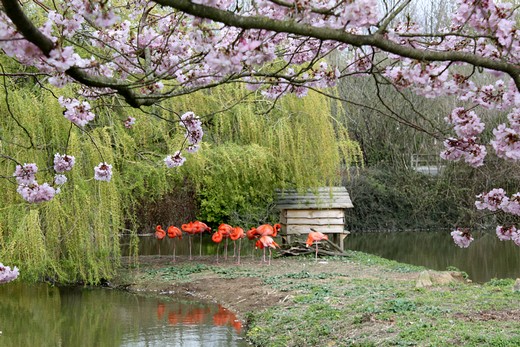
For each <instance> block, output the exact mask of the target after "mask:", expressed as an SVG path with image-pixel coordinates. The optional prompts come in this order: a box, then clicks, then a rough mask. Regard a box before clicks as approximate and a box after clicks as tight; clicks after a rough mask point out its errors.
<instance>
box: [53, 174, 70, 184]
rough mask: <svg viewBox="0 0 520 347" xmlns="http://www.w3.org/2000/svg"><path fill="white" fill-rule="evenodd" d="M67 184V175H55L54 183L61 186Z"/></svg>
mask: <svg viewBox="0 0 520 347" xmlns="http://www.w3.org/2000/svg"><path fill="white" fill-rule="evenodd" d="M65 182H67V177H66V176H65V175H54V183H55V184H57V185H59V186H61V185H63V184H65Z"/></svg>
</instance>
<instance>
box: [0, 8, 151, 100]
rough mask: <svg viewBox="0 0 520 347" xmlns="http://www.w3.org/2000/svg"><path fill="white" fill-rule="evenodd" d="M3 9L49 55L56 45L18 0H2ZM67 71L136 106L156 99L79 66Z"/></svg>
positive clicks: (84, 81)
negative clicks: (116, 92)
mask: <svg viewBox="0 0 520 347" xmlns="http://www.w3.org/2000/svg"><path fill="white" fill-rule="evenodd" d="M1 1H2V5H3V10H4V12H5V13H6V14H7V16H8V17H9V18H10V19H11V21H12V22H13V24H14V25H15V26H16V29H17V30H18V31H19V32H20V33H21V34H22V35H23V36H24V38H25V39H26V40H28V41H29V42H31V43H33V44H34V45H36V46H37V47H38V48H40V50H41V51H42V53H43V54H44V55H45V56H47V57H48V56H49V55H50V52H51V51H52V50H53V49H54V47H55V45H54V43H53V42H52V40H51V39H49V38H48V37H47V36H45V35H44V34H43V33H42V32H41V31H40V30H38V28H36V26H35V25H34V24H33V22H32V21H31V20H30V19H29V18H28V17H27V16H26V15H25V13H24V12H23V9H22V7H21V6H20V4H19V2H18V1H17V0H1ZM65 73H66V74H67V75H68V76H70V77H72V78H73V79H74V80H76V81H78V82H80V83H82V84H84V85H86V86H89V87H97V88H112V89H115V90H117V91H118V93H119V94H120V95H121V96H123V97H124V98H125V100H126V101H127V102H128V103H129V104H130V105H132V106H134V107H139V106H142V105H151V104H153V103H154V102H155V101H154V100H153V99H151V98H145V99H143V98H141V97H140V95H139V94H137V93H136V92H135V91H134V90H132V89H130V88H128V86H127V85H126V83H121V82H119V81H117V80H115V79H112V78H108V77H101V76H92V75H89V74H88V73H86V72H85V71H84V70H82V69H80V68H78V67H75V66H73V67H71V68H69V69H68V70H67V71H65Z"/></svg>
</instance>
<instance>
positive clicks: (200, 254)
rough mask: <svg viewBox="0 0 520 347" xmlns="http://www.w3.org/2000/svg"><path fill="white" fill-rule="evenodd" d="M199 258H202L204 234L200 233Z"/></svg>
mask: <svg viewBox="0 0 520 347" xmlns="http://www.w3.org/2000/svg"><path fill="white" fill-rule="evenodd" d="M199 257H201V258H202V232H201V233H200V245H199Z"/></svg>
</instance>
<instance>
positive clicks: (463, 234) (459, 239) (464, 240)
mask: <svg viewBox="0 0 520 347" xmlns="http://www.w3.org/2000/svg"><path fill="white" fill-rule="evenodd" d="M451 237H452V238H453V241H454V242H455V244H456V245H457V246H459V247H460V248H467V247H469V245H470V244H471V242H473V237H472V236H471V234H470V233H469V230H467V229H461V228H457V229H456V230H453V231H452V232H451Z"/></svg>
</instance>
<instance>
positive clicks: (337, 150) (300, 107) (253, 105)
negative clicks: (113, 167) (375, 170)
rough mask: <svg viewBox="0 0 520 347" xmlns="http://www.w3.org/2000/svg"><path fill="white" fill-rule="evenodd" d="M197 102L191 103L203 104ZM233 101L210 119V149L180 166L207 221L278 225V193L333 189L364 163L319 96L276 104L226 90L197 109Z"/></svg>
mask: <svg viewBox="0 0 520 347" xmlns="http://www.w3.org/2000/svg"><path fill="white" fill-rule="evenodd" d="M194 97H195V96H191V98H192V99H191V100H192V101H191V102H192V103H194V104H197V105H199V104H201V103H195V102H193V100H194V99H193V98H194ZM215 98H216V99H217V100H215ZM236 100H243V103H241V104H240V105H237V106H236V107H234V108H233V109H232V110H231V111H227V112H223V113H221V114H218V115H216V116H214V117H213V118H211V119H210V120H208V122H209V124H210V125H209V136H210V138H211V141H212V143H213V144H212V145H209V146H206V147H205V148H204V149H203V150H202V151H201V153H200V155H199V156H198V157H197V158H196V159H195V160H191V161H188V162H187V163H186V165H185V167H183V172H184V174H185V175H186V176H188V177H189V178H190V180H191V181H193V182H195V183H196V184H197V192H198V197H199V199H200V212H199V218H201V219H203V220H206V221H209V222H212V223H220V222H222V221H226V222H228V223H230V224H240V225H244V226H252V225H255V224H257V223H260V222H267V221H271V222H273V221H276V219H277V218H278V216H276V215H273V204H272V203H273V197H274V196H273V195H274V194H273V193H274V190H275V189H276V188H282V189H283V188H297V189H306V188H309V187H320V186H328V185H336V184H339V183H340V182H341V175H340V173H341V170H342V167H343V166H345V165H346V166H350V165H354V164H356V163H358V162H359V161H360V157H361V152H360V150H359V146H358V145H357V143H356V142H354V141H351V140H350V138H349V136H348V133H347V129H346V127H345V126H343V125H341V124H339V123H338V122H337V121H336V120H335V118H334V115H335V114H334V113H338V112H342V110H341V107H340V105H338V104H335V103H334V102H333V101H331V100H330V99H327V98H326V97H324V96H322V95H320V94H317V93H311V94H310V95H309V96H307V97H306V98H302V99H298V98H296V97H294V96H286V97H284V98H281V99H280V100H278V101H277V103H276V104H274V105H272V104H271V103H269V102H267V101H265V100H258V98H256V99H252V97H249V98H248V97H247V94H246V92H245V90H243V89H239V88H236V87H234V88H233V89H231V88H224V91H223V92H222V93H220V94H218V97H216V96H215V95H214V94H210V95H205V102H204V103H203V104H202V105H201V106H199V108H208V105H219V107H222V103H224V104H226V103H227V104H230V103H232V102H233V101H236ZM214 108H215V106H214ZM210 109H211V108H210ZM201 111H202V112H205V111H206V112H207V110H206V109H202V110H201ZM266 111H269V113H265V112H266Z"/></svg>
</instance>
